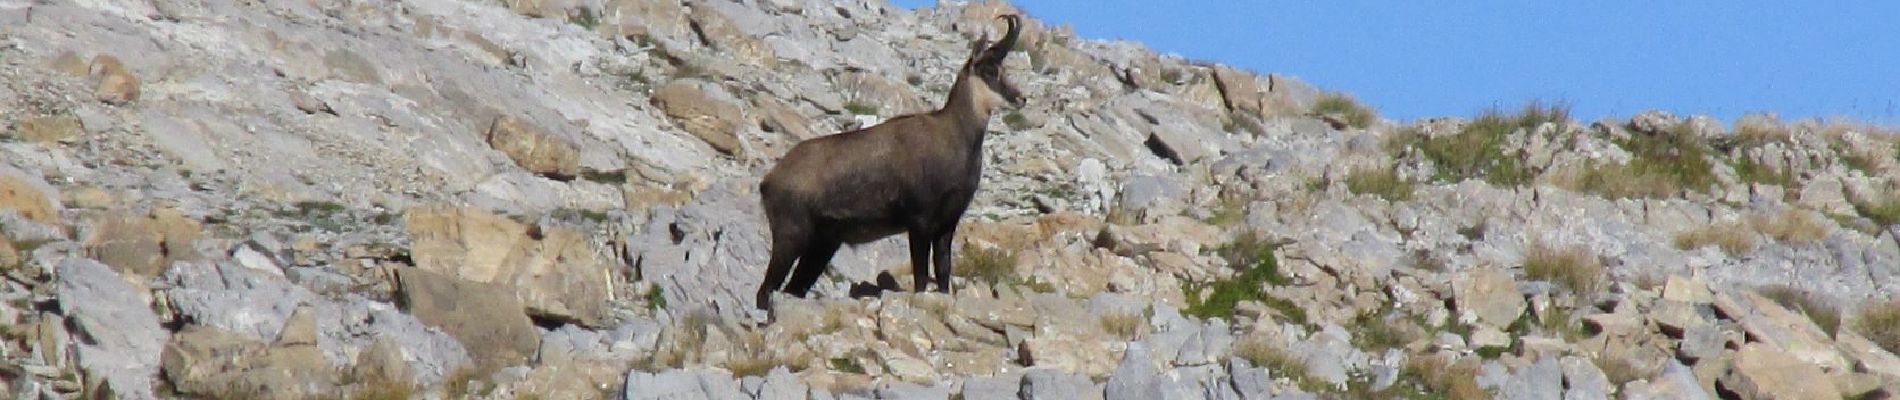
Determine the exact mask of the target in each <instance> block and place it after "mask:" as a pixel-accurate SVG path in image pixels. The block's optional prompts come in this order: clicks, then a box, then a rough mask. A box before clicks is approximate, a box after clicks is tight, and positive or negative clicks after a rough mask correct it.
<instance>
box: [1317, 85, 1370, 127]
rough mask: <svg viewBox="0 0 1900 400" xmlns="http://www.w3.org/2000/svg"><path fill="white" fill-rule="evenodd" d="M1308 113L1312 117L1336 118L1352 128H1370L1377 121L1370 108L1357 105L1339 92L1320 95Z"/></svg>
mask: <svg viewBox="0 0 1900 400" xmlns="http://www.w3.org/2000/svg"><path fill="white" fill-rule="evenodd" d="M1308 112H1309V114H1311V115H1314V116H1320V117H1328V116H1330V117H1333V118H1338V119H1339V120H1340V121H1345V123H1346V125H1348V126H1351V127H1354V128H1365V127H1367V126H1372V123H1373V122H1374V121H1377V120H1378V119H1379V117H1378V115H1376V114H1374V113H1373V112H1372V109H1371V108H1367V107H1366V106H1364V105H1361V104H1359V100H1356V99H1353V98H1352V95H1350V94H1346V93H1339V92H1328V93H1322V94H1320V95H1319V98H1318V99H1315V100H1313V108H1312V109H1311V110H1309V111H1308Z"/></svg>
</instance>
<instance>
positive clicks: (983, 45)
mask: <svg viewBox="0 0 1900 400" xmlns="http://www.w3.org/2000/svg"><path fill="white" fill-rule="evenodd" d="M989 46H990V34H989V32H984V33H983V37H981V38H977V39H976V41H975V42H970V58H969V59H968V61H969V62H970V63H975V62H976V61H977V60H980V59H982V58H983V55H984V54H986V53H985V52H986V51H987V50H988V49H989Z"/></svg>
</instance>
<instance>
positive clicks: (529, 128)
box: [488, 115, 581, 179]
mask: <svg viewBox="0 0 1900 400" xmlns="http://www.w3.org/2000/svg"><path fill="white" fill-rule="evenodd" d="M488 145H489V146H490V147H494V148H495V150H500V151H501V152H502V154H507V155H508V158H509V159H511V160H514V161H515V165H520V166H521V168H524V169H527V170H528V171H530V172H534V173H536V174H540V175H544V176H549V177H553V178H556V179H571V178H573V177H574V176H576V175H579V174H580V169H581V164H580V150H579V149H576V148H575V147H574V144H572V143H568V142H567V140H565V139H562V138H560V137H559V136H555V135H552V134H549V133H548V132H547V131H546V130H543V129H541V128H540V127H536V126H533V125H531V124H529V123H528V122H527V121H523V120H521V119H519V118H515V117H512V116H508V115H502V116H498V117H495V122H494V123H493V124H490V125H489V128H488Z"/></svg>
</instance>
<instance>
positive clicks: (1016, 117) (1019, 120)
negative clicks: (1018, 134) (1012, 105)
mask: <svg viewBox="0 0 1900 400" xmlns="http://www.w3.org/2000/svg"><path fill="white" fill-rule="evenodd" d="M1003 125H1007V126H1009V129H1014V130H1019V131H1022V130H1029V128H1033V127H1032V126H1029V117H1026V116H1023V112H1022V111H1020V110H1010V111H1009V113H1007V114H1003Z"/></svg>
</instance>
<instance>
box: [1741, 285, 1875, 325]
mask: <svg viewBox="0 0 1900 400" xmlns="http://www.w3.org/2000/svg"><path fill="white" fill-rule="evenodd" d="M1755 293H1756V294H1760V295H1761V296H1762V297H1767V298H1768V299H1769V300H1774V301H1775V304H1780V305H1781V306H1782V307H1786V308H1788V310H1789V311H1794V312H1798V313H1801V314H1802V315H1806V316H1808V320H1810V321H1814V325H1816V326H1820V327H1821V330H1822V331H1824V332H1827V335H1828V336H1829V337H1833V336H1834V333H1835V332H1838V331H1839V330H1840V328H1841V310H1840V309H1837V308H1834V307H1832V306H1829V305H1827V301H1825V300H1822V299H1821V297H1820V296H1817V295H1815V294H1814V293H1812V292H1809V291H1806V290H1801V289H1797V288H1795V287H1792V286H1787V285H1770V286H1764V287H1759V288H1755ZM1896 327H1900V325H1897V326H1896Z"/></svg>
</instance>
